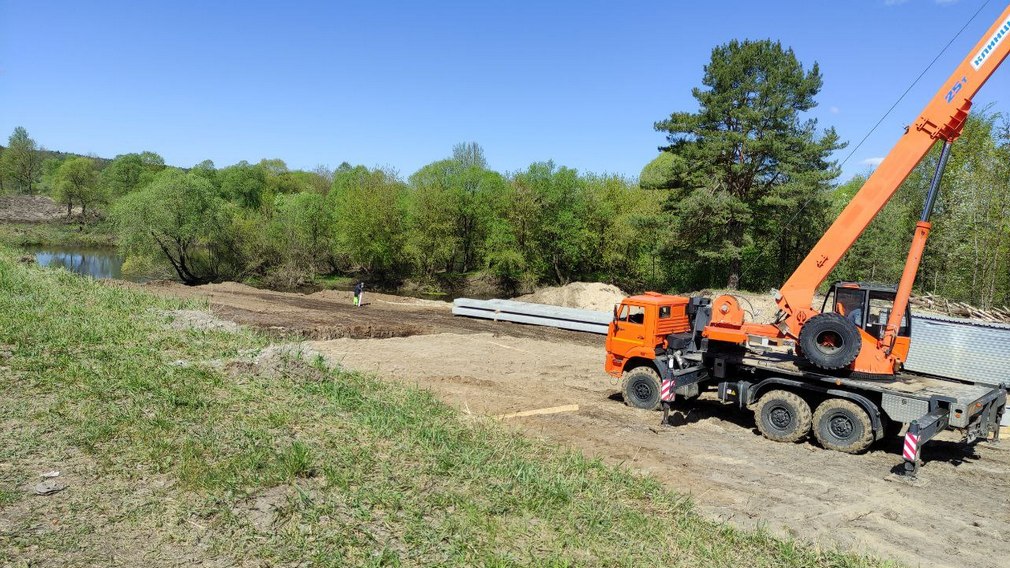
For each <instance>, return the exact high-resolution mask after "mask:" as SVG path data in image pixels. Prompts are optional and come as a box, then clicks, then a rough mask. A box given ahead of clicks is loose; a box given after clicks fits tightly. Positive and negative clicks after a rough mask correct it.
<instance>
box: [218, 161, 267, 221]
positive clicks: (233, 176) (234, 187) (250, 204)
mask: <svg viewBox="0 0 1010 568" xmlns="http://www.w3.org/2000/svg"><path fill="white" fill-rule="evenodd" d="M217 178H218V181H219V182H220V183H221V194H222V195H223V196H224V198H225V199H227V200H229V201H231V202H234V203H238V204H239V205H241V206H243V207H246V208H248V209H257V208H259V207H260V206H261V205H263V198H264V195H265V194H266V193H267V172H266V170H265V168H264V167H263V166H261V165H255V166H254V165H251V164H249V162H246V161H244V160H243V161H241V162H239V163H237V164H235V165H233V166H228V167H227V168H224V169H221V170H218V172H217Z"/></svg>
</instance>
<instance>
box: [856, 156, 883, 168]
mask: <svg viewBox="0 0 1010 568" xmlns="http://www.w3.org/2000/svg"><path fill="white" fill-rule="evenodd" d="M883 161H884V158H883V157H879V158H866V159H865V160H863V161H862V162H860V163H861V164H863V165H864V166H872V167H874V168H875V167H877V166H879V165H880V162H883Z"/></svg>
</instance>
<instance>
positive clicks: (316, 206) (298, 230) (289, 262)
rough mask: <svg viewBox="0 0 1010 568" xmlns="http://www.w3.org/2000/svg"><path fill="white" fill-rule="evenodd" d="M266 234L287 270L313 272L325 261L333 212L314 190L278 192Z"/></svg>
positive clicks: (330, 234)
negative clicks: (282, 193)
mask: <svg viewBox="0 0 1010 568" xmlns="http://www.w3.org/2000/svg"><path fill="white" fill-rule="evenodd" d="M274 201H275V203H274V207H273V218H272V219H271V220H270V225H269V227H268V235H269V239H270V244H271V246H272V247H273V248H274V250H275V251H276V254H277V256H278V259H277V263H278V264H280V265H284V266H286V267H287V269H288V270H291V271H298V272H315V271H317V270H319V269H322V268H323V267H325V266H327V265H328V264H329V259H330V250H331V249H332V247H333V242H332V236H333V230H332V227H333V215H332V211H331V210H330V209H329V208H328V207H327V206H326V199H325V198H324V197H323V196H322V195H320V194H318V193H314V192H302V193H294V194H290V195H278V196H277V197H275V198H274Z"/></svg>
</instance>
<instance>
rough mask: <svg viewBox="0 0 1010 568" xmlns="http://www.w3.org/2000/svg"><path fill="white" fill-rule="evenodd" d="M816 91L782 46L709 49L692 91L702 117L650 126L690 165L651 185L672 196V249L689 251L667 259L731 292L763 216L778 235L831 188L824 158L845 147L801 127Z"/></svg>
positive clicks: (810, 75) (812, 127)
mask: <svg viewBox="0 0 1010 568" xmlns="http://www.w3.org/2000/svg"><path fill="white" fill-rule="evenodd" d="M821 83H822V81H821V75H820V71H819V69H818V66H817V64H816V63H815V64H814V65H813V67H812V68H811V69H810V70H809V71H808V70H805V69H804V68H803V66H802V64H801V63H800V62H799V61H798V60H797V58H796V56H795V54H794V53H793V51H792V50H791V49H783V48H782V46H781V44H780V43H778V42H772V41H770V40H764V41H742V42H741V41H736V40H734V41H731V42H729V43H727V44H725V45H722V46H719V47H716V48H715V49H713V50H712V57H711V61H710V62H709V64H708V65H706V66H705V73H704V77H703V79H702V84H703V85H704V88H695V89H693V91H692V94H693V95H694V97H695V99H697V101H698V103H699V107H700V108H699V110H698V112H695V113H690V112H675V113H673V114H672V115H671V116H670V118H669V119H667V120H663V121H660V122H657V123H656V124H655V128H656V129H657V130H659V131H662V132H666V133H667V134H668V140H669V142H670V145H669V146H667V147H665V148H664V150H665V151H668V152H671V153H673V154H674V155H676V156H678V157H680V158H681V159H682V161H683V163H685V164H690V166H691V167H690V168H679V167H671V168H668V170H669V171H670V173H671V175H673V176H674V178H673V179H670V180H667V181H666V182H665V183H664V182H663V181H662V180H658V181H657V180H652V179H650V180H649V183H650V184H652V185H654V186H657V187H670V188H673V189H672V191H671V194H670V199H669V208H670V210H671V212H672V213H673V214H674V216H675V217H677V222H676V223H673V224H671V226H672V228H673V229H674V230H675V231H677V234H674V235H673V236H672V238H671V239H670V242H671V243H673V244H676V245H677V246H685V247H690V248H686V249H668V251H667V254H668V255H669V256H671V257H676V260H681V261H682V260H683V259H684V258H685V257H687V258H688V259H691V258H693V260H694V261H695V262H698V263H701V264H708V265H710V266H709V267H707V268H708V270H710V271H711V272H710V277H711V278H716V277H719V276H722V277H724V278H725V283H726V285H727V287H729V288H736V287H738V286H739V284H740V278H741V275H742V273H743V261H744V258H745V256H746V251H747V250H748V249H749V248H752V247H754V244H755V237H761V236H763V235H764V234H765V231H766V229H767V227H764V226H763V223H762V219H763V218H764V214H765V213H767V211H769V210H770V211H780V212H781V213H780V215H779V217H780V219H779V220H778V221H777V223H776V224H778V225H782V227H778V229H780V230H779V231H775V230H774V229H775V228H773V231H772V232H773V233H775V236H780V235H781V230H784V229H786V227H785V224H784V223H782V220H781V219H782V218H784V219H788V218H790V217H791V216H792V215H791V213H794V212H796V211H798V210H800V209H801V208H802V203H803V202H805V201H806V198H807V197H808V196H812V195H816V194H817V193H818V192H824V191H826V190H827V189H828V187H827V184H828V183H829V182H830V180H832V179H834V178H835V177H836V176H837V168H836V167H834V164H833V163H832V162H829V161H828V158H829V156H830V153H831V152H832V151H833V150H835V149H838V148H840V147H842V145H841V144H840V143H839V142H838V136H837V135H836V134H835V132H834V129H828V130H827V131H825V132H824V133H823V134H822V135H818V132H817V122H816V120H814V119H807V120H803V119H802V118H801V113H803V112H805V111H808V110H810V109H812V108H813V107H814V106H816V102H815V101H814V97H815V96H816V95H817V93H818V91H819V90H820V88H821ZM655 169H661V168H655ZM782 187H788V189H780V188H782ZM782 210H786V211H782ZM691 216H695V218H691ZM706 216H707V217H706ZM804 244H805V243H804ZM797 247H799V245H794V246H792V247H790V251H791V249H795V248H797ZM799 248H802V247H799ZM791 254H792V253H791V252H789V253H788V254H786V256H787V257H788V256H790V255H791ZM671 260H674V259H673V258H671Z"/></svg>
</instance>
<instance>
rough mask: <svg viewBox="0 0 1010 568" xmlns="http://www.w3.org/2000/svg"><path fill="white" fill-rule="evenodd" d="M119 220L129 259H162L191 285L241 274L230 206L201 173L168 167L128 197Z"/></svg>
mask: <svg viewBox="0 0 1010 568" xmlns="http://www.w3.org/2000/svg"><path fill="white" fill-rule="evenodd" d="M113 218H114V220H115V222H116V226H117V230H118V233H119V238H120V243H121V246H122V247H123V250H124V252H125V253H126V255H127V257H128V258H129V257H130V256H134V255H136V256H146V257H152V256H154V257H157V256H161V257H162V258H164V259H165V260H166V261H167V262H168V263H169V264H171V266H172V268H173V270H175V272H176V274H178V275H179V278H180V279H181V280H182V281H183V282H184V283H186V284H191V285H192V284H203V283H206V282H211V281H214V280H216V279H218V278H220V277H226V276H231V275H234V274H235V273H236V271H235V270H234V269H233V266H234V265H233V255H232V253H231V251H229V244H230V241H229V240H228V239H227V238H225V237H226V228H227V227H228V224H229V218H228V215H227V214H226V207H225V203H224V202H223V201H222V199H221V198H220V197H219V196H218V195H217V192H216V191H215V189H214V187H213V186H212V185H211V184H210V182H208V181H207V180H206V179H204V178H202V177H200V176H198V175H195V174H191V173H190V174H187V173H184V172H182V171H180V170H176V169H166V170H165V171H163V172H161V173H160V174H158V175H157V176H156V177H155V178H154V180H153V181H152V182H151V183H150V184H148V185H147V186H145V187H143V188H141V189H140V190H137V191H134V192H132V193H129V194H127V195H126V196H125V197H124V198H122V199H121V200H120V201H119V202H118V203H117V204H116V206H115V208H114V210H113Z"/></svg>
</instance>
